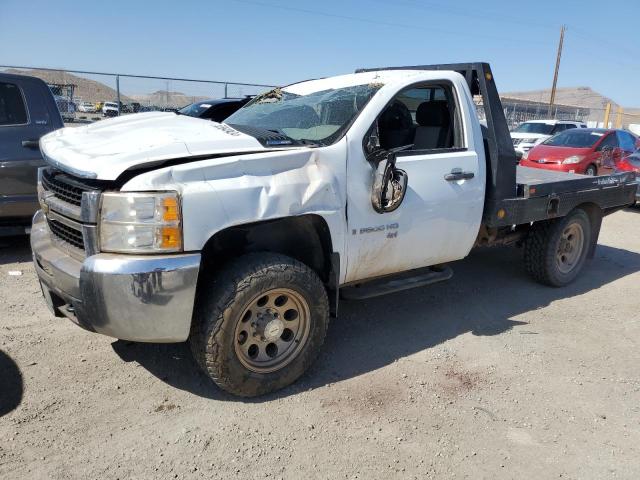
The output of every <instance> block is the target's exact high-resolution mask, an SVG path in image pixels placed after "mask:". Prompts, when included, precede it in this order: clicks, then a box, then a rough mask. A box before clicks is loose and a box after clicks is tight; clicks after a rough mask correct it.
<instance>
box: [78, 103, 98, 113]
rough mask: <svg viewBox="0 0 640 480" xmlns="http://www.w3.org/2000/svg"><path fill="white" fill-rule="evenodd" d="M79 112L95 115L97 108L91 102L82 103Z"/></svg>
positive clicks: (79, 105)
mask: <svg viewBox="0 0 640 480" xmlns="http://www.w3.org/2000/svg"><path fill="white" fill-rule="evenodd" d="M78 111H79V112H82V113H94V112H95V111H96V106H95V105H94V104H93V103H91V102H80V103H79V104H78Z"/></svg>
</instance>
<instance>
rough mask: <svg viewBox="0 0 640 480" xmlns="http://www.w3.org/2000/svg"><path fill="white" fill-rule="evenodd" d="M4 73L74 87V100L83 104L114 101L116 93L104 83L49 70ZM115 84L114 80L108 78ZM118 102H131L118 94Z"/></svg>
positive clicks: (9, 70) (14, 70)
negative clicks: (27, 76)
mask: <svg viewBox="0 0 640 480" xmlns="http://www.w3.org/2000/svg"><path fill="white" fill-rule="evenodd" d="M5 73H15V74H18V75H30V76H32V77H37V78H40V79H42V80H44V81H45V82H46V83H64V84H73V85H76V89H75V93H74V100H75V101H80V100H81V101H85V102H93V103H95V102H105V101H107V102H112V101H114V100H116V97H117V93H116V90H115V89H114V88H111V87H109V86H107V85H105V84H104V83H101V82H98V81H96V80H90V79H88V78H83V77H79V76H77V75H73V74H71V73H67V72H64V71H57V70H56V71H50V70H18V69H14V68H12V69H8V70H5ZM110 80H111V81H113V83H114V84H115V78H110ZM120 100H121V101H122V102H125V103H129V102H131V98H129V97H128V96H126V95H123V94H122V93H121V94H120Z"/></svg>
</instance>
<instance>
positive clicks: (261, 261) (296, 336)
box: [189, 253, 329, 397]
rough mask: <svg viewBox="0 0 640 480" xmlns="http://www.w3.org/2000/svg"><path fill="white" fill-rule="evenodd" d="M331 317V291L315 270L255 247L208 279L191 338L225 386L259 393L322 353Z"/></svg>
mask: <svg viewBox="0 0 640 480" xmlns="http://www.w3.org/2000/svg"><path fill="white" fill-rule="evenodd" d="M264 298H267V300H266V301H264V303H262V305H261V303H260V302H261V301H263V300H264ZM282 298H285V300H284V303H282V302H283V300H282ZM278 301H280V304H282V306H278V305H280V304H279V303H278ZM287 309H288V310H287ZM292 311H294V312H295V313H296V316H295V318H294V319H292V318H289V317H292V316H293V314H291V315H289V317H288V316H287V315H288V314H290V312H292ZM303 318H304V319H305V320H304V322H303ZM296 319H297V320H296ZM296 322H297V323H296ZM328 323H329V301H328V298H327V293H326V290H325V288H324V285H323V284H322V282H321V280H320V278H319V277H318V275H317V274H316V273H315V272H314V271H313V270H311V269H310V268H309V267H307V266H306V265H304V264H303V263H300V262H298V261H296V260H294V259H292V258H289V257H286V256H284V255H279V254H273V253H251V254H247V255H244V256H242V257H239V258H238V259H236V260H234V261H232V262H231V263H230V264H228V265H227V266H226V267H225V268H223V269H222V270H221V271H220V272H218V273H217V274H216V275H215V276H212V277H210V278H206V277H205V278H204V279H203V282H202V283H201V285H200V286H199V291H198V299H197V302H196V307H195V312H194V319H193V325H192V328H191V335H190V339H189V340H190V343H191V351H192V352H193V356H194V358H195V360H196V361H197V362H198V364H199V365H200V367H201V368H202V369H203V370H204V372H205V373H206V374H207V375H208V376H209V377H211V379H212V380H213V381H214V382H215V383H216V384H217V385H218V386H219V387H220V388H222V389H223V390H226V391H227V392H229V393H232V394H234V395H238V396H242V397H254V396H258V395H263V394H265V393H270V392H274V391H276V390H279V389H281V388H283V387H286V386H287V385H290V384H291V383H293V382H294V381H296V380H297V379H298V378H299V377H300V376H301V375H302V374H303V373H304V372H305V371H306V370H307V368H308V367H309V366H310V365H311V364H312V363H313V361H314V360H315V359H316V357H317V355H318V353H319V351H320V348H321V347H322V344H323V343H324V338H325V335H326V332H327V326H328ZM294 324H296V325H298V327H299V328H294V327H293V326H292V325H294ZM289 326H291V329H290V330H289V329H288V328H287V327H289ZM287 330H288V331H289V333H287ZM293 330H295V331H293ZM279 332H281V333H279ZM285 334H287V337H286V338H285ZM242 340H244V341H242ZM285 340H286V341H285ZM269 342H271V343H269ZM273 345H276V346H275V347H274V348H275V352H276V354H275V356H274V357H273V358H271V357H270V356H269V355H271V354H273V348H272V349H271V351H269V348H270V346H273ZM278 345H280V346H278ZM282 345H285V346H284V347H282ZM253 347H256V348H257V351H258V353H256V354H255V356H254V357H252V356H251V355H252V348H253ZM281 347H282V348H281ZM287 352H288V353H287ZM253 353H255V350H254V351H253ZM285 354H286V355H285ZM264 359H266V360H264ZM276 360H277V362H276ZM269 362H271V363H273V362H276V363H273V364H269Z"/></svg>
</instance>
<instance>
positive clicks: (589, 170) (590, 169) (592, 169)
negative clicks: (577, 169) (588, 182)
mask: <svg viewBox="0 0 640 480" xmlns="http://www.w3.org/2000/svg"><path fill="white" fill-rule="evenodd" d="M584 174H585V175H589V176H590V177H595V176H596V175H597V174H598V169H597V168H596V166H595V165H593V164H592V165H589V166H588V167H587V169H586V170H585V171H584Z"/></svg>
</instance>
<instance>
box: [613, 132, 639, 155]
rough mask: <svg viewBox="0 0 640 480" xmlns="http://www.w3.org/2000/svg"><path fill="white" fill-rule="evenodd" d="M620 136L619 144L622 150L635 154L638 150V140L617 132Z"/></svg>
mask: <svg viewBox="0 0 640 480" xmlns="http://www.w3.org/2000/svg"><path fill="white" fill-rule="evenodd" d="M616 135H618V143H619V144H620V148H622V150H624V151H625V152H633V151H635V149H636V140H635V138H633V136H632V135H631V134H629V133H627V132H616Z"/></svg>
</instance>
